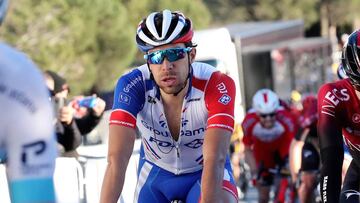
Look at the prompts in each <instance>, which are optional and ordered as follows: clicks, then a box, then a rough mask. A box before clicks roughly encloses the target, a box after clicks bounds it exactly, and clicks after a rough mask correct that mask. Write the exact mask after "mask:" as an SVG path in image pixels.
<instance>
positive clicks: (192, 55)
mask: <svg viewBox="0 0 360 203" xmlns="http://www.w3.org/2000/svg"><path fill="white" fill-rule="evenodd" d="M189 55H190V64H191V63H193V62H194V61H195V56H196V48H195V47H193V48H192V49H191V51H190V52H189Z"/></svg>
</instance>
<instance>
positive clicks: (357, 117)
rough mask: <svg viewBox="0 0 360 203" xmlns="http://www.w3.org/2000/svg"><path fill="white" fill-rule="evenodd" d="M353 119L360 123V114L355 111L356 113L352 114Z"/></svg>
mask: <svg viewBox="0 0 360 203" xmlns="http://www.w3.org/2000/svg"><path fill="white" fill-rule="evenodd" d="M352 121H353V122H354V123H359V122H360V114H358V113H354V115H353V116H352Z"/></svg>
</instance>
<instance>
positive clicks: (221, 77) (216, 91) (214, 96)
mask: <svg viewBox="0 0 360 203" xmlns="http://www.w3.org/2000/svg"><path fill="white" fill-rule="evenodd" d="M205 103H206V107H207V109H208V111H209V112H208V120H207V128H223V129H226V130H229V131H231V132H232V131H233V130H234V103H235V83H234V81H233V80H232V79H231V78H230V77H229V76H227V75H225V74H222V73H220V72H215V73H213V74H212V76H211V78H210V80H209V82H208V84H207V87H206V89H205Z"/></svg>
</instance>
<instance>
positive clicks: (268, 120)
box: [258, 113, 276, 129]
mask: <svg viewBox="0 0 360 203" xmlns="http://www.w3.org/2000/svg"><path fill="white" fill-rule="evenodd" d="M258 116H259V118H260V124H261V125H262V126H263V127H264V128H268V129H269V128H272V127H274V124H275V121H276V113H270V114H258Z"/></svg>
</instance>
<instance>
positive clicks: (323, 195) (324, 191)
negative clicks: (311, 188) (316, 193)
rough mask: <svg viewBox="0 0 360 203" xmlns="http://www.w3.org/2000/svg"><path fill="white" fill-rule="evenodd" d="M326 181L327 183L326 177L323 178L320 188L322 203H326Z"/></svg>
mask: <svg viewBox="0 0 360 203" xmlns="http://www.w3.org/2000/svg"><path fill="white" fill-rule="evenodd" d="M327 181H328V176H325V177H324V179H323V187H322V197H323V198H322V199H323V202H324V203H325V202H327V191H326V189H327Z"/></svg>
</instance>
